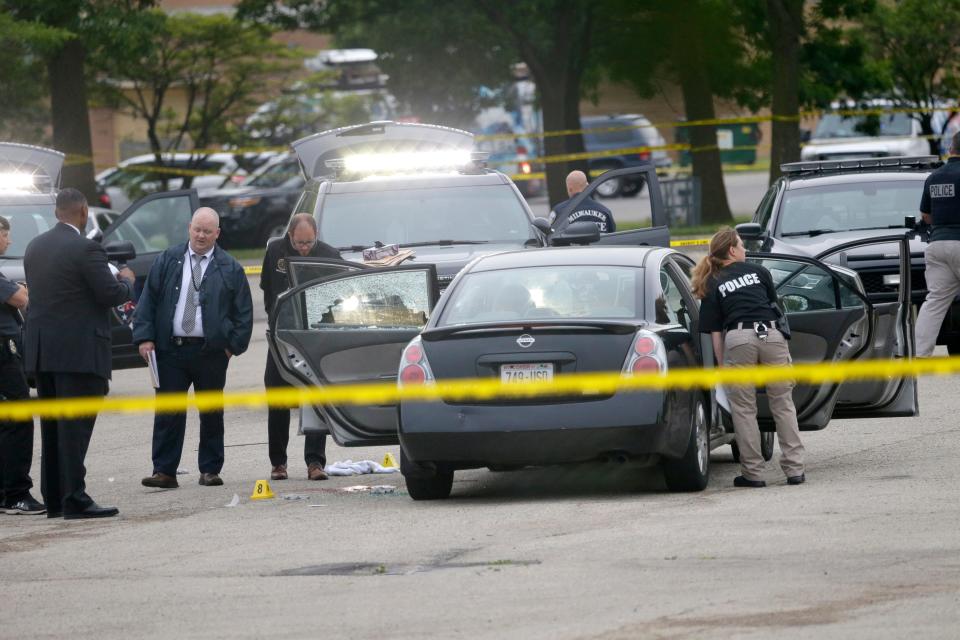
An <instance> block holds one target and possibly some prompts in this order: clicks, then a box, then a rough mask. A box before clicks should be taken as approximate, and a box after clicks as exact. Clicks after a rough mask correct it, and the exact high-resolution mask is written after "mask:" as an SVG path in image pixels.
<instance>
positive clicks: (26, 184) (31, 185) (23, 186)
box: [0, 171, 37, 191]
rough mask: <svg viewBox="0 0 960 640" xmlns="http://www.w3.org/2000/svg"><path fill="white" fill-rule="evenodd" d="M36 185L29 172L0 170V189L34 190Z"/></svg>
mask: <svg viewBox="0 0 960 640" xmlns="http://www.w3.org/2000/svg"><path fill="white" fill-rule="evenodd" d="M36 187H37V183H36V180H35V179H34V176H33V174H31V173H25V172H23V171H0V191H34V190H36Z"/></svg>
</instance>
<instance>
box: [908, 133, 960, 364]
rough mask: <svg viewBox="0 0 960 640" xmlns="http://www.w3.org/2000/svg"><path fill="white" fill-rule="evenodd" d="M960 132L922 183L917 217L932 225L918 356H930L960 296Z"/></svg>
mask: <svg viewBox="0 0 960 640" xmlns="http://www.w3.org/2000/svg"><path fill="white" fill-rule="evenodd" d="M958 156H960V132H958V133H956V134H954V136H953V141H952V142H951V144H950V158H949V159H948V160H947V164H945V165H943V166H942V167H940V168H939V169H937V170H936V171H934V172H933V173H931V174H930V175H929V176H927V180H926V182H924V183H923V195H922V196H920V215H921V217H922V218H923V222H924V223H925V224H928V225H932V229H931V231H930V239H929V244H928V245H927V248H926V250H925V251H924V258H925V261H926V264H927V271H926V280H927V298H926V300H924V302H923V306H921V307H920V315H919V316H917V330H916V336H917V356H918V357H921V358H925V357H928V356H930V355H932V354H933V348H934V347H935V346H936V344H937V335H938V334H939V333H940V325H941V324H942V323H943V317H944V316H945V315H946V314H947V310H948V309H950V305H951V304H953V300H954V298H955V297H956V295H957V294H958V293H960V157H958Z"/></svg>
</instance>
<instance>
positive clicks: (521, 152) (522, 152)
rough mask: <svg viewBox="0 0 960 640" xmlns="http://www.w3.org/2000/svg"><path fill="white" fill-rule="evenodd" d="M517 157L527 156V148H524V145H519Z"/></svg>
mask: <svg viewBox="0 0 960 640" xmlns="http://www.w3.org/2000/svg"><path fill="white" fill-rule="evenodd" d="M517 155H518V156H525V155H527V148H526V147H525V146H523V145H522V144H521V145H517Z"/></svg>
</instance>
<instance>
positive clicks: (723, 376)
mask: <svg viewBox="0 0 960 640" xmlns="http://www.w3.org/2000/svg"><path fill="white" fill-rule="evenodd" d="M958 372H960V356H954V357H939V358H920V359H894V360H864V361H854V362H815V363H804V364H796V365H792V366H788V367H774V366H753V367H742V368H741V367H723V368H710V369H703V368H692V369H674V370H671V371H669V372H667V373H664V374H643V375H634V376H625V375H623V374H621V373H619V372H617V373H573V374H566V375H562V376H557V377H556V378H554V379H553V380H552V381H549V382H546V381H537V382H522V383H518V382H502V381H501V380H500V379H498V378H472V379H457V380H445V381H440V382H436V383H431V384H422V385H406V386H402V387H401V386H398V385H397V383H395V382H378V383H370V384H355V385H353V384H352V385H335V386H327V387H310V388H303V389H301V388H273V389H267V390H265V391H256V392H251V391H239V392H224V393H220V392H215V391H205V392H200V393H196V394H194V395H193V396H188V395H187V394H182V393H172V394H167V393H163V394H161V393H158V394H156V395H153V396H122V397H107V398H71V399H61V400H19V401H13V402H0V420H24V419H28V418H30V417H40V418H65V417H77V416H84V415H93V414H96V413H123V414H131V413H152V412H157V413H181V412H184V411H187V410H188V409H197V410H199V411H212V410H221V409H234V408H242V409H254V408H259V407H264V406H270V407H290V406H298V405H309V404H318V405H384V404H396V403H397V402H399V401H401V400H404V401H420V402H437V401H453V402H463V401H471V400H472V401H478V400H479V401H485V400H493V399H497V398H536V397H542V396H555V395H570V394H581V395H584V396H587V397H589V396H593V395H609V394H611V393H613V392H615V391H636V392H642V391H662V390H668V389H713V388H715V387H717V386H718V385H725V386H730V385H747V386H755V387H761V386H765V385H769V384H771V383H775V382H785V381H795V382H797V383H799V384H823V383H825V382H847V381H852V380H856V381H860V380H883V379H890V378H903V377H919V376H944V375H953V374H956V373H958Z"/></svg>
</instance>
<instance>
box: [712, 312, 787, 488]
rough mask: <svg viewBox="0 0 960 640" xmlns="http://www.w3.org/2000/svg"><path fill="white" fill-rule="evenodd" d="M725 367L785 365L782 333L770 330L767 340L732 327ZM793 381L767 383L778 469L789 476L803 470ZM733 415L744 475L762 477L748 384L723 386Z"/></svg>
mask: <svg viewBox="0 0 960 640" xmlns="http://www.w3.org/2000/svg"><path fill="white" fill-rule="evenodd" d="M723 354H724V355H723V361H724V366H727V367H749V366H753V365H756V364H765V365H779V366H786V365H789V364H790V362H791V361H790V349H789V348H788V347H787V341H786V339H785V338H784V337H783V334H782V333H780V332H779V331H777V330H776V329H770V332H769V335H768V336H767V339H766V341H763V340H760V338H759V337H757V334H756V332H755V331H754V330H753V328H752V327H751V328H750V329H732V330H730V331H728V332H727V334H726V337H725V338H724V347H723ZM793 386H794V383H793V382H778V383H775V384H769V385H767V398H768V399H769V400H770V411H771V413H772V414H773V419H774V420H775V421H776V423H777V439H778V440H779V441H780V453H781V456H780V468H781V469H783V472H784V473H785V474H786V475H787V477H788V478H792V477H794V476H799V475H800V474H801V473H803V444H802V443H801V442H800V430H799V428H798V427H797V410H796V408H795V407H794V406H793V395H792V392H793ZM725 390H726V392H727V397H728V398H729V400H730V411H731V413H732V414H733V429H734V431H735V433H736V438H737V447H738V448H739V449H740V468H741V473H742V475H743V477H744V478H747V479H748V480H762V479H763V470H764V461H763V455H762V454H761V453H760V428H759V426H757V391H756V389H755V388H754V387H751V386H729V387H725Z"/></svg>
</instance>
